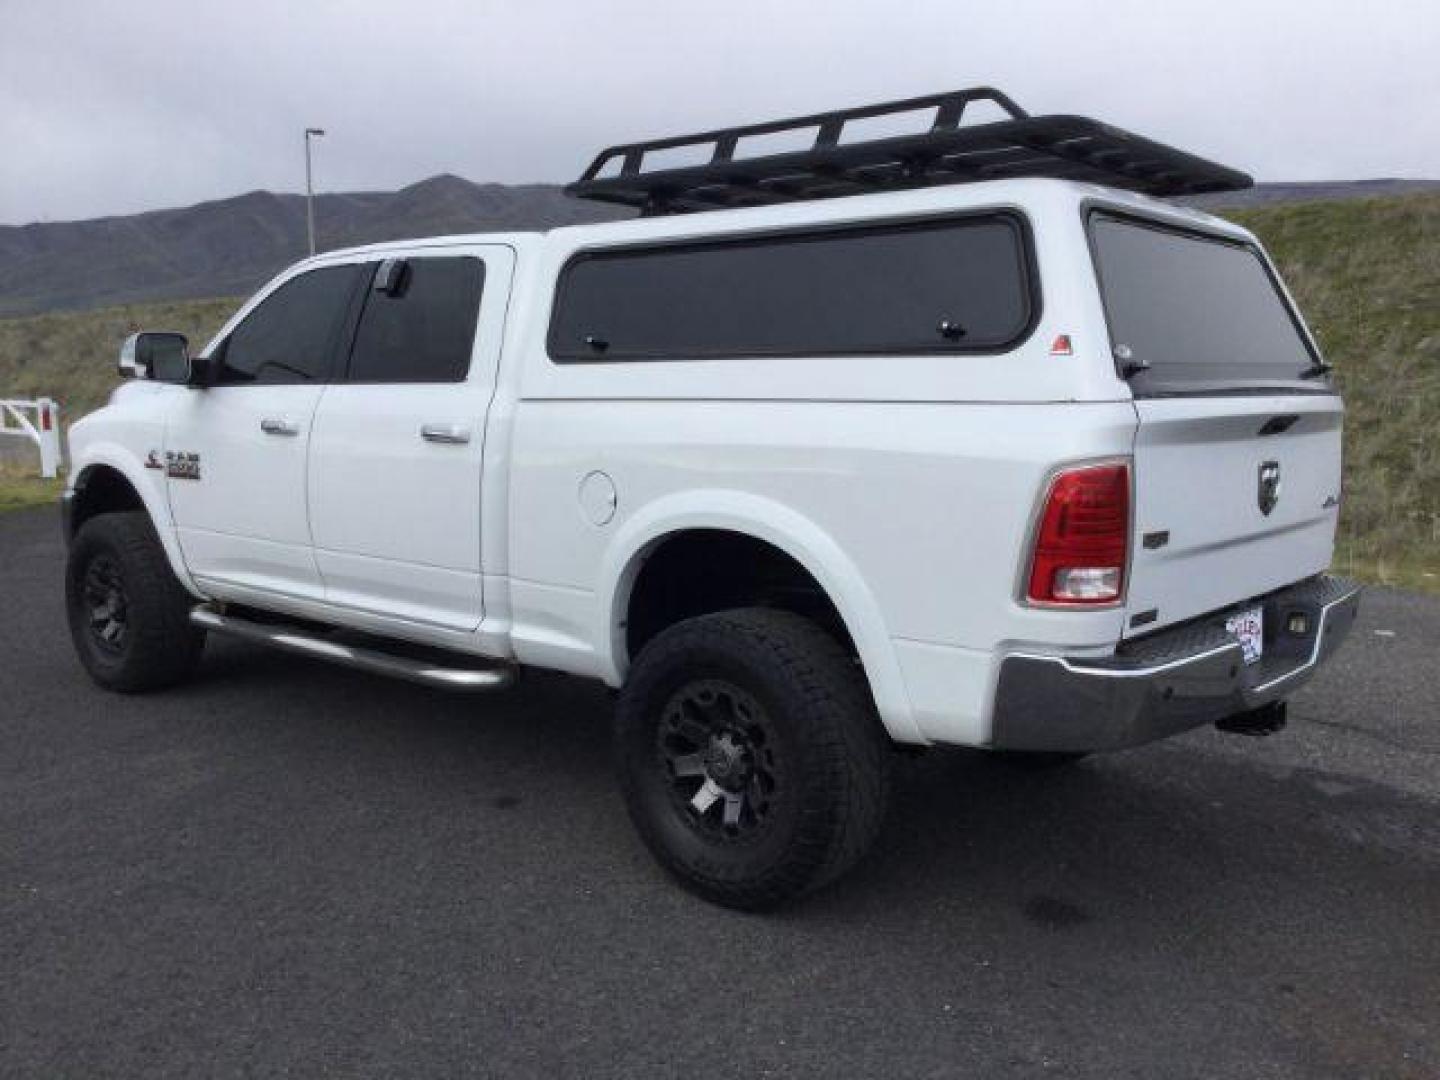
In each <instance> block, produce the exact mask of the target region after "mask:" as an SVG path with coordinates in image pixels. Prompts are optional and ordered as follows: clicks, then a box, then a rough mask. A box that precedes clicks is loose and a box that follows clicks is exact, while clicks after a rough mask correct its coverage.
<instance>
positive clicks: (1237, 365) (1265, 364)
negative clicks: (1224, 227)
mask: <svg viewBox="0 0 1440 1080" xmlns="http://www.w3.org/2000/svg"><path fill="white" fill-rule="evenodd" d="M1090 229H1091V235H1092V236H1093V238H1094V244H1095V257H1096V262H1097V265H1098V267H1099V271H1100V283H1101V288H1102V291H1103V293H1104V298H1105V309H1106V313H1107V315H1108V316H1109V319H1110V337H1111V341H1112V343H1113V344H1114V346H1115V349H1116V353H1117V355H1118V356H1120V357H1121V358H1122V359H1125V358H1126V357H1125V355H1124V353H1125V351H1127V350H1128V353H1129V356H1128V359H1130V360H1131V361H1133V362H1140V363H1147V364H1149V365H1150V367H1149V370H1147V371H1144V372H1141V373H1138V374H1137V375H1135V376H1134V377H1133V378H1132V380H1131V383H1132V385H1133V386H1134V387H1135V388H1136V390H1137V391H1139V392H1147V391H1148V392H1164V391H1166V390H1180V389H1198V388H1202V387H1203V388H1219V389H1223V388H1226V387H1242V388H1243V387H1247V386H1254V387H1264V386H1268V385H1271V384H1274V383H1287V382H1288V383H1290V384H1294V383H1296V381H1297V380H1298V379H1299V376H1300V375H1301V373H1302V372H1304V371H1306V370H1307V369H1309V368H1310V367H1311V366H1312V365H1313V363H1314V358H1313V356H1312V355H1311V352H1310V348H1309V346H1308V345H1307V343H1306V342H1305V339H1304V338H1303V337H1302V336H1301V334H1300V330H1299V328H1298V327H1297V326H1296V323H1295V320H1294V318H1293V317H1292V315H1291V312H1290V307H1289V305H1288V304H1287V303H1286V301H1285V298H1284V296H1283V295H1282V294H1281V292H1280V290H1279V288H1278V287H1277V285H1276V283H1275V281H1274V279H1273V278H1272V277H1271V275H1270V271H1269V268H1268V267H1267V266H1266V265H1265V263H1264V261H1263V260H1262V259H1261V257H1260V254H1259V252H1258V251H1256V250H1255V249H1254V248H1253V247H1251V246H1249V245H1247V244H1239V243H1233V242H1229V241H1225V240H1220V239H1215V238H1211V237H1205V236H1199V235H1196V234H1194V233H1186V232H1177V231H1175V230H1173V229H1167V228H1162V227H1159V226H1153V225H1150V224H1144V223H1138V222H1135V221H1131V220H1128V219H1122V218H1115V217H1109V216H1105V215H1095V216H1093V217H1092V218H1091V224H1090ZM1122 347H1123V348H1122ZM1305 385H1307V386H1309V387H1311V388H1314V386H1315V384H1314V383H1313V382H1309V383H1306V384H1305ZM1323 387H1324V384H1323V383H1322V384H1321V388H1323Z"/></svg>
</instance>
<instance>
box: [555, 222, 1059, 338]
mask: <svg viewBox="0 0 1440 1080" xmlns="http://www.w3.org/2000/svg"><path fill="white" fill-rule="evenodd" d="M1026 266H1027V262H1026V254H1025V238H1024V235H1023V233H1022V230H1021V227H1020V224H1019V222H1018V220H1016V219H1015V218H1012V217H1010V216H1002V215H991V216H986V217H972V218H963V219H951V220H948V221H944V222H929V223H924V224H915V225H909V226H891V227H887V228H883V229H874V228H871V229H851V230H845V231H843V232H839V231H830V232H823V233H811V234H805V235H788V236H775V237H769V238H763V239H746V240H727V241H724V242H720V243H706V244H695V245H686V246H683V247H681V246H676V247H664V248H651V249H647V250H643V251H627V252H615V253H606V254H601V255H586V256H581V257H580V258H578V259H577V260H575V261H574V262H572V263H571V265H570V266H569V268H568V269H567V270H566V272H565V273H564V275H563V276H562V280H561V284H560V288H559V295H558V297H557V300H556V312H555V316H554V320H553V322H552V323H551V328H550V352H551V355H552V356H554V357H555V358H556V359H559V360H615V359H666V358H676V357H688V356H713V355H747V354H748V355H764V354H774V355H785V354H791V355H803V354H812V355H813V354H846V353H883V352H889V353H924V352H966V351H985V350H995V349H999V348H1003V347H1004V346H1006V345H1008V344H1010V343H1012V342H1014V341H1015V340H1016V339H1017V338H1019V337H1020V336H1021V335H1023V334H1024V332H1025V330H1026V328H1027V326H1028V325H1029V323H1030V315H1031V302H1030V287H1029V281H1028V274H1027V270H1026ZM942 323H943V324H948V325H949V326H950V327H952V328H958V329H952V330H951V331H950V333H948V334H947V333H945V332H942V330H941V325H942ZM587 342H588V344H587Z"/></svg>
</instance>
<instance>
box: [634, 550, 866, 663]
mask: <svg viewBox="0 0 1440 1080" xmlns="http://www.w3.org/2000/svg"><path fill="white" fill-rule="evenodd" d="M738 607H768V608H776V609H779V610H782V611H792V612H794V613H796V614H797V615H803V616H805V617H806V618H808V619H812V620H813V621H815V622H816V623H818V624H819V625H820V626H821V627H823V628H824V629H825V630H826V631H828V632H829V633H830V634H832V635H833V636H834V637H835V639H836V640H837V641H839V642H840V643H841V644H843V645H844V646H845V648H846V649H847V650H849V652H850V653H851V654H852V655H854V654H855V653H856V649H855V644H854V642H853V641H852V640H851V638H850V633H849V631H848V630H847V629H846V627H845V621H844V620H843V619H842V618H841V617H840V612H839V611H838V610H837V609H836V607H835V605H834V603H833V602H832V601H831V600H830V597H829V596H827V595H826V593H825V590H824V589H823V588H821V586H820V583H819V582H818V581H816V580H815V578H814V577H813V576H812V575H811V574H810V572H809V571H808V570H806V569H805V567H803V566H801V565H800V563H798V562H796V561H795V560H794V559H793V558H791V557H790V556H789V555H787V554H786V553H785V552H783V551H781V550H780V549H779V548H777V547H775V546H774V545H773V544H768V543H766V542H765V541H763V540H757V539H755V538H754V537H753V536H746V535H744V534H742V533H734V532H727V531H724V530H720V529H692V530H688V531H686V532H682V533H676V534H674V535H671V536H668V537H666V538H665V539H663V540H661V541H660V542H659V543H658V545H657V546H655V547H654V548H652V549H651V550H650V552H649V553H648V554H647V555H646V556H645V563H644V565H643V566H642V567H641V568H640V572H639V574H638V575H637V576H636V579H635V584H634V586H633V587H632V588H631V590H630V599H629V603H628V604H627V606H626V612H625V645H626V651H627V652H628V654H629V655H630V656H631V657H634V656H637V655H638V654H639V652H640V650H641V649H643V648H644V647H645V644H646V643H647V642H648V641H650V639H651V638H653V637H654V636H655V635H656V634H658V633H660V632H661V631H662V630H664V629H666V628H667V627H669V626H673V625H674V624H675V623H677V622H680V621H681V620H683V619H689V618H692V617H694V616H696V615H705V614H709V613H710V612H714V611H725V610H728V609H730V608H738Z"/></svg>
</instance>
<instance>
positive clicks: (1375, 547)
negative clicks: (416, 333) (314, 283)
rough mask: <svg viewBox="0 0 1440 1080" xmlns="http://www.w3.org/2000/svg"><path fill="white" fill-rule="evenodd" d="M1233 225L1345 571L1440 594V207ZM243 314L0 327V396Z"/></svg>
mask: <svg viewBox="0 0 1440 1080" xmlns="http://www.w3.org/2000/svg"><path fill="white" fill-rule="evenodd" d="M1226 216H1228V217H1231V218H1233V219H1234V220H1236V221H1239V222H1241V223H1242V224H1244V225H1246V226H1247V227H1249V228H1251V229H1253V230H1254V231H1255V232H1256V233H1257V234H1259V236H1260V237H1261V239H1262V240H1264V242H1265V244H1266V246H1267V247H1268V248H1269V250H1270V252H1271V254H1272V255H1273V256H1274V257H1275V260H1276V262H1277V263H1279V265H1280V269H1281V272H1282V273H1283V274H1284V276H1285V280H1286V282H1287V283H1288V284H1289V286H1290V288H1291V290H1292V291H1293V292H1294V294H1295V296H1296V299H1297V300H1298V301H1299V303H1300V307H1301V309H1302V310H1303V311H1304V312H1305V315H1306V318H1307V320H1308V321H1309V323H1310V326H1311V328H1312V329H1313V330H1314V331H1315V334H1316V336H1317V337H1318V338H1319V340H1320V344H1321V347H1322V348H1323V349H1324V350H1325V354H1326V356H1327V357H1328V358H1329V359H1330V361H1331V362H1333V363H1334V364H1335V366H1336V373H1337V378H1338V379H1339V382H1340V386H1341V388H1342V389H1343V391H1344V393H1345V400H1346V407H1347V410H1348V415H1347V417H1346V424H1345V501H1344V506H1343V509H1342V512H1341V521H1340V547H1339V552H1338V554H1337V558H1336V566H1337V568H1338V569H1339V570H1340V571H1341V572H1346V573H1355V574H1358V575H1360V576H1363V577H1365V578H1367V579H1368V580H1372V581H1379V582H1383V583H1387V584H1397V585H1405V586H1409V587H1421V588H1426V589H1430V590H1432V591H1440V195H1414V196H1406V197H1401V198H1390V199H1365V200H1350V201H1342V202H1316V203H1302V204H1294V205H1289V206H1274V207H1262V208H1258V209H1251V210H1243V211H1233V212H1229V213H1228V214H1227V215H1226ZM238 303H239V302H238V301H237V300H200V301H189V302H177V303H156V304H137V305H130V306H125V307H115V308H104V309H101V310H97V311H88V312H77V313H63V314H52V315H38V316H31V317H25V318H15V319H0V392H3V393H5V394H7V395H20V396H32V395H40V394H49V395H50V396H52V397H55V398H57V399H58V400H59V401H60V402H61V403H62V404H63V406H64V408H65V415H66V416H67V417H68V418H70V419H74V418H75V417H78V416H81V415H83V414H84V413H86V412H88V411H90V410H91V409H94V408H96V407H97V406H99V405H101V404H103V402H104V401H105V398H106V397H107V396H108V394H109V393H110V391H111V389H112V388H113V387H114V386H115V384H116V382H117V377H116V375H115V354H116V350H117V349H118V348H119V345H120V342H121V341H122V340H123V339H124V337H125V335H126V334H127V333H129V332H130V331H131V329H132V328H133V327H135V326H144V327H145V328H147V329H152V330H157V329H173V330H179V331H181V332H183V333H185V334H187V335H188V336H189V337H190V340H191V342H192V343H194V345H195V346H196V347H197V348H198V347H200V346H201V345H202V344H203V343H204V342H205V341H206V340H208V339H209V337H210V336H211V335H212V334H213V333H214V332H215V330H217V329H218V328H219V326H220V324H221V323H222V322H224V320H225V319H226V317H228V316H229V314H230V313H231V312H232V311H234V309H235V307H236V306H237V304H238ZM0 505H4V504H3V503H0ZM1426 575H1430V576H1429V577H1427V576H1426Z"/></svg>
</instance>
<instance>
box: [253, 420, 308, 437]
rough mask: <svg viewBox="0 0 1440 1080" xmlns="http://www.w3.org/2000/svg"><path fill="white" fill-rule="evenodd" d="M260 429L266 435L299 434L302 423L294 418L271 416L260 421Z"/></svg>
mask: <svg viewBox="0 0 1440 1080" xmlns="http://www.w3.org/2000/svg"><path fill="white" fill-rule="evenodd" d="M260 430H261V431H263V432H264V433H265V434H266V435H299V434H300V425H299V424H297V423H296V422H295V421H294V420H281V419H277V418H274V417H271V418H267V419H265V420H261V421H260Z"/></svg>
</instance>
